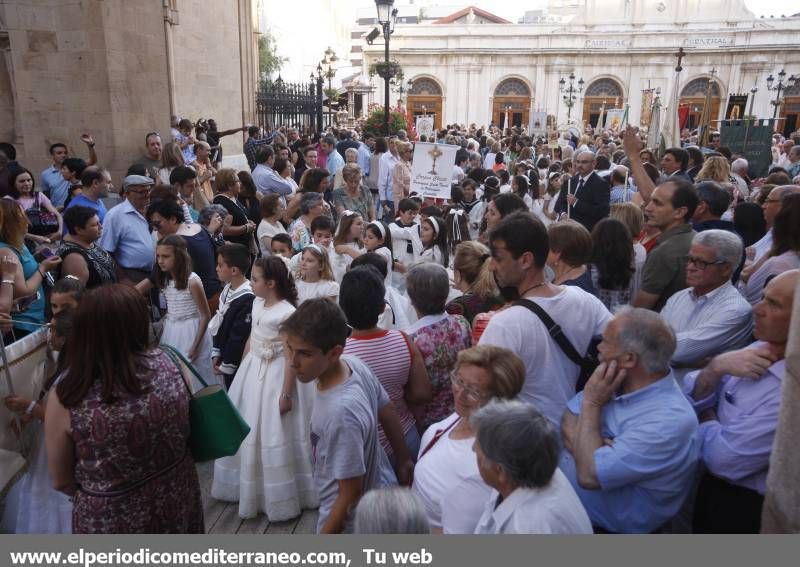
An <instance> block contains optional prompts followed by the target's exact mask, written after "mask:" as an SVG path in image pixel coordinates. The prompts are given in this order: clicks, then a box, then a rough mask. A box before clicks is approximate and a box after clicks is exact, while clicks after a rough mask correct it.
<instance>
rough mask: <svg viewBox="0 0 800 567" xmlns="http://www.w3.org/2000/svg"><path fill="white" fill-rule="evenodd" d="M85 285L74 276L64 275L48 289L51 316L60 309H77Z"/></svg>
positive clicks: (60, 310)
mask: <svg viewBox="0 0 800 567" xmlns="http://www.w3.org/2000/svg"><path fill="white" fill-rule="evenodd" d="M85 291H86V286H84V285H83V283H82V282H81V280H79V279H78V278H76V277H75V276H65V277H63V278H61V279H60V280H58V281H57V282H56V283H55V284H54V285H53V289H52V290H50V311H51V313H52V315H53V317H55V316H57V315H58V314H59V313H61V312H62V311H67V310H70V309H77V308H78V304H79V303H80V302H81V297H82V296H83V293H84V292H85Z"/></svg>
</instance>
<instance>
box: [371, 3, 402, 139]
mask: <svg viewBox="0 0 800 567" xmlns="http://www.w3.org/2000/svg"><path fill="white" fill-rule="evenodd" d="M393 5H394V0H375V7H376V8H377V10H378V23H379V24H380V25H381V27H382V28H383V47H384V50H383V62H384V67H383V68H382V70H381V72H380V73H378V74H379V75H380V76H381V77H383V129H384V130H385V132H386V136H387V137H388V136H389V134H390V133H391V132H390V130H389V80H390V79H391V78H392V74H393V73H392V70H391V68H390V67H389V38H390V37H391V35H392V32H394V22H395V19H396V18H397V9H392V6H393Z"/></svg>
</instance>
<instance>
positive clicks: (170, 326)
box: [160, 272, 222, 391]
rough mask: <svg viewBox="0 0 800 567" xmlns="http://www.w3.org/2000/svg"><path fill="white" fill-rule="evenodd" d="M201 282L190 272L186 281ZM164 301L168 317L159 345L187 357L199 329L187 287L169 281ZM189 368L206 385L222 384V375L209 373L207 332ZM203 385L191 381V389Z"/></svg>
mask: <svg viewBox="0 0 800 567" xmlns="http://www.w3.org/2000/svg"><path fill="white" fill-rule="evenodd" d="M193 280H195V281H197V282H198V283H201V282H200V276H198V275H197V274H195V273H194V272H192V273H191V274H189V281H190V282H191V281H193ZM164 297H166V298H167V317H166V321H165V323H164V331H163V332H162V333H161V341H160V342H161V344H162V345H170V346H173V347H175V348H176V349H178V350H179V351H180V352H181V354H183V355H184V356H186V357H188V355H189V350H190V349H191V348H192V345H193V344H194V339H195V337H196V336H197V329H198V327H199V326H200V311H199V309H198V308H197V304H195V302H194V298H193V297H192V292H191V291H190V290H189V286H187V287H186V289H177V288H176V287H175V282H174V281H170V282H169V284H168V285H167V287H166V288H165V289H164ZM192 365H193V366H194V367H195V369H196V370H197V372H198V373H199V374H200V376H202V377H203V379H204V380H205V381H206V382H207V383H208V384H209V385H211V384H221V383H222V381H221V378H222V377H221V376H219V375H216V374H214V373H213V372H212V371H211V334H210V333H209V332H208V329H206V332H205V336H204V337H203V342H202V343H201V347H200V352H199V353H198V355H197V358H196V359H195V360H194V361H192ZM202 387H203V386H202V384H200V382H199V381H198V380H197V379H196V378H194V388H193V389H194V390H195V391H197V390H199V389H200V388H202Z"/></svg>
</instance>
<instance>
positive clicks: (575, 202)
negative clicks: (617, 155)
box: [556, 151, 611, 231]
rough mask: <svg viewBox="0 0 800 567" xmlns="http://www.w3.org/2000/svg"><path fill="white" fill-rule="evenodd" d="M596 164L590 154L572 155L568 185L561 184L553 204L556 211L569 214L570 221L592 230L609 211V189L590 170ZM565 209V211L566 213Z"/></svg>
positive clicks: (586, 152) (606, 181)
mask: <svg viewBox="0 0 800 567" xmlns="http://www.w3.org/2000/svg"><path fill="white" fill-rule="evenodd" d="M595 164H596V161H595V156H594V154H593V153H592V152H589V151H583V152H579V153H578V154H577V155H576V156H575V170H576V172H577V173H576V174H575V176H574V177H572V178H571V179H570V182H569V183H562V185H561V193H560V194H559V195H558V202H556V212H557V213H563V212H569V216H570V218H571V219H573V220H576V221H578V222H579V223H581V224H582V225H583V226H585V227H586V228H587V229H588V230H590V231H591V230H592V228H594V225H596V224H597V223H598V222H599V221H600V220H602V219H604V218H606V217H607V216H608V213H609V210H610V204H609V202H610V200H611V195H610V194H611V187H610V186H609V184H608V180H606V179H603V178H602V177H600V176H599V175H597V173H596V172H595V171H594V167H595ZM568 209H569V210H568Z"/></svg>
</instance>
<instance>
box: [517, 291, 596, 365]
mask: <svg viewBox="0 0 800 567" xmlns="http://www.w3.org/2000/svg"><path fill="white" fill-rule="evenodd" d="M514 305H519V306H520V307H525V308H526V309H528V310H530V311H531V312H532V313H533V314H534V315H536V316H537V317H538V318H539V319H540V320H541V321H542V323H544V326H545V327H546V328H547V332H548V333H549V334H550V338H552V339H553V341H555V343H556V344H557V345H558V347H559V348H560V349H561V351H562V352H563V353H564V354H565V355H567V358H569V359H570V360H571V361H572V362H574V363H575V364H577V365H578V366H579V367H580V368H583V366H584V363H585V360H584V357H582V356H581V355H580V354H578V351H577V350H575V347H574V346H572V343H571V342H569V339H568V338H567V336H566V335H565V334H564V331H562V330H561V327H560V326H559V325H558V324H557V323H556V322H555V321H553V318H552V317H550V315H548V314H547V312H546V311H545V310H544V309H542V307H541V306H540V305H539V304H538V303H536V302H535V301H531V300H530V299H525V298H524V297H523V298H521V299H518V300H516V301H515V302H514Z"/></svg>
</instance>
